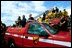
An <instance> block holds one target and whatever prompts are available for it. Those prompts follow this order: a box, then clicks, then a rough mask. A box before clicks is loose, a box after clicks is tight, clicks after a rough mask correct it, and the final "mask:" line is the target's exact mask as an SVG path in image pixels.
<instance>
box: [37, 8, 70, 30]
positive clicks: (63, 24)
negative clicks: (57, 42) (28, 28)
mask: <svg viewBox="0 0 72 48" xmlns="http://www.w3.org/2000/svg"><path fill="white" fill-rule="evenodd" d="M54 18H59V19H60V23H59V24H58V25H56V27H57V28H61V29H63V30H66V28H67V27H69V26H70V24H69V23H70V22H71V21H70V20H71V19H70V18H71V15H70V17H69V16H68V12H67V11H66V9H64V10H63V12H62V11H61V10H59V9H58V8H57V7H55V9H54V8H53V9H52V10H47V11H46V12H44V14H43V17H39V18H38V19H37V20H38V21H39V22H40V23H47V24H50V22H51V20H53V19H54Z"/></svg>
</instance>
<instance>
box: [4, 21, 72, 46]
mask: <svg viewBox="0 0 72 48" xmlns="http://www.w3.org/2000/svg"><path fill="white" fill-rule="evenodd" d="M5 41H6V42H7V44H8V45H9V47H12V46H20V47H71V35H70V32H69V31H58V30H56V29H54V28H53V27H51V26H50V25H48V24H46V23H39V22H36V21H34V22H28V23H26V26H25V27H23V28H22V27H8V29H7V31H6V33H5Z"/></svg>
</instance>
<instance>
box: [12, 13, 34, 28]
mask: <svg viewBox="0 0 72 48" xmlns="http://www.w3.org/2000/svg"><path fill="white" fill-rule="evenodd" d="M28 20H34V18H33V17H32V14H30V15H29V19H28ZM26 21H27V19H26V18H25V15H23V16H22V20H21V17H20V16H19V17H18V19H17V21H15V23H16V24H15V25H13V26H19V27H25V25H26Z"/></svg>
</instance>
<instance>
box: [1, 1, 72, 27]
mask: <svg viewBox="0 0 72 48" xmlns="http://www.w3.org/2000/svg"><path fill="white" fill-rule="evenodd" d="M54 7H58V8H59V10H61V11H63V9H66V11H67V12H68V15H70V14H71V1H1V21H2V22H3V23H5V24H6V25H7V26H9V25H13V24H15V21H16V20H17V18H18V16H21V19H22V16H23V15H25V17H26V19H28V18H29V14H32V16H33V17H36V16H37V15H39V14H41V13H43V12H44V11H46V10H51V9H52V8H54Z"/></svg>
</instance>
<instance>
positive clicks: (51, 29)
mask: <svg viewBox="0 0 72 48" xmlns="http://www.w3.org/2000/svg"><path fill="white" fill-rule="evenodd" d="M42 24H43V25H44V26H45V28H46V29H47V30H48V31H49V32H50V33H51V34H56V33H57V29H54V28H53V27H51V26H50V25H48V24H46V23H42Z"/></svg>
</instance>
